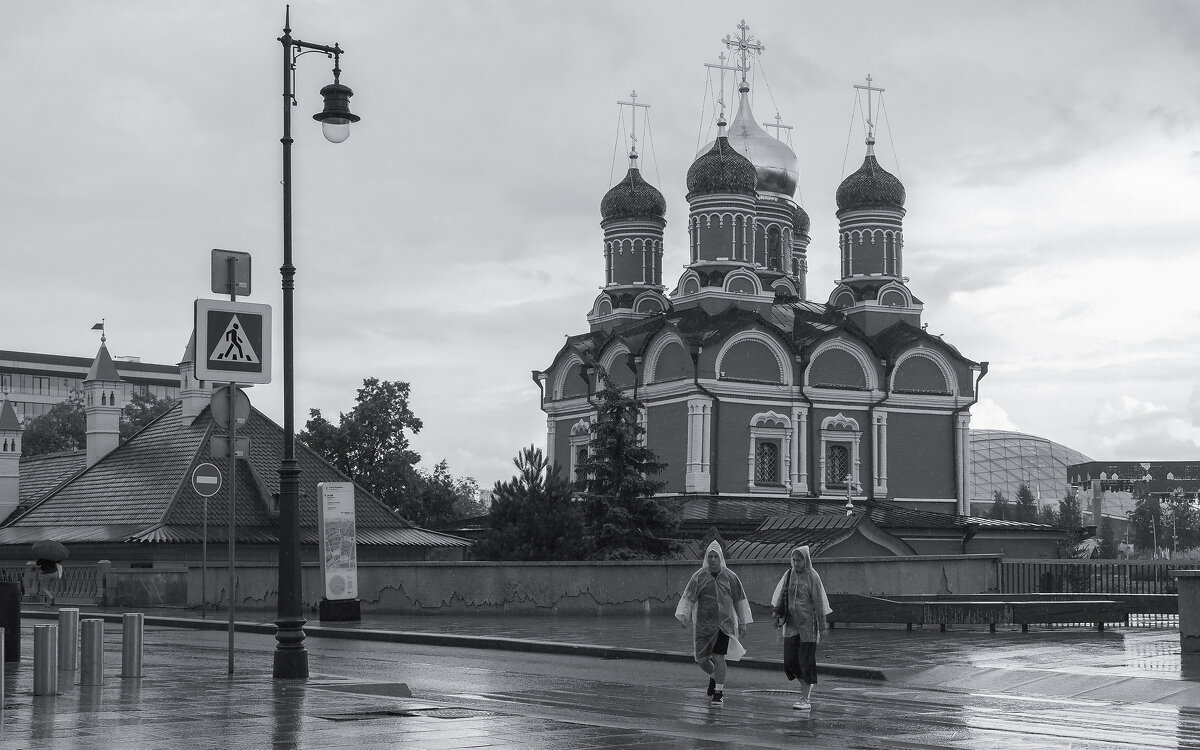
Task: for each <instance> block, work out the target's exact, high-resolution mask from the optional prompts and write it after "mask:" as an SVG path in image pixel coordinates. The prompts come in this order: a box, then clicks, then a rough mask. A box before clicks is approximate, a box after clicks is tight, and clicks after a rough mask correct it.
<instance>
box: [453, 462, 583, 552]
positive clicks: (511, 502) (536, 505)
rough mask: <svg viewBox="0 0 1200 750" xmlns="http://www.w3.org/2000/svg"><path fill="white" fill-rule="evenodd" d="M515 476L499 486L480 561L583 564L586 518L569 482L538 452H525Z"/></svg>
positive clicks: (480, 543) (478, 546)
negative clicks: (558, 561) (533, 561)
mask: <svg viewBox="0 0 1200 750" xmlns="http://www.w3.org/2000/svg"><path fill="white" fill-rule="evenodd" d="M513 463H514V464H515V465H516V467H517V474H516V476H514V477H513V478H512V479H510V480H509V481H507V482H496V486H495V488H494V489H493V490H492V495H493V497H492V504H491V507H490V508H489V510H488V515H487V522H486V525H485V527H484V533H483V537H482V538H481V539H480V540H479V541H478V542H477V543H476V544H475V548H474V555H475V557H476V559H479V560H581V559H583V558H584V557H586V555H587V549H586V548H585V547H584V546H583V516H582V514H581V513H580V511H579V508H578V506H577V505H576V504H575V502H574V501H573V500H572V498H571V484H570V482H568V481H567V480H566V479H565V478H563V476H562V474H561V473H560V472H559V470H558V467H557V466H552V465H551V464H550V462H549V461H548V460H547V459H546V457H545V456H544V455H543V454H542V451H541V449H540V448H535V447H533V446H532V445H531V446H529V447H528V448H522V449H521V452H520V453H519V454H518V455H517V457H516V458H514V459H513Z"/></svg>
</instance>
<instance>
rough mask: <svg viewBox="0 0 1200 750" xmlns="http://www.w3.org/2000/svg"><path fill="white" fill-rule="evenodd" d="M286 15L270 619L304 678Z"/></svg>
mask: <svg viewBox="0 0 1200 750" xmlns="http://www.w3.org/2000/svg"><path fill="white" fill-rule="evenodd" d="M290 26H291V19H290V15H289V16H285V20H284V27H283V36H282V37H280V38H279V41H280V42H281V43H282V44H283V138H281V139H280V142H281V143H282V144H283V265H282V266H281V267H280V268H279V273H280V275H281V276H282V277H283V460H282V462H281V463H280V465H279V604H278V611H277V614H276V619H275V641H276V644H275V660H274V669H273V674H274V676H275V677H276V678H299V679H307V678H308V651H307V649H306V648H305V647H304V623H305V619H304V615H303V614H302V612H301V608H300V509H299V507H298V506H299V503H300V465H299V463H298V462H297V461H296V446H295V434H294V433H295V428H296V424H295V415H294V411H295V402H294V397H295V394H294V392H293V375H294V373H293V357H294V352H293V348H292V290H293V287H294V286H295V276H296V267H295V266H294V265H292V97H293V92H292V69H293V67H294V60H293V57H292V51H293V45H294V43H295V40H293V39H292V30H291V28H289V27H290Z"/></svg>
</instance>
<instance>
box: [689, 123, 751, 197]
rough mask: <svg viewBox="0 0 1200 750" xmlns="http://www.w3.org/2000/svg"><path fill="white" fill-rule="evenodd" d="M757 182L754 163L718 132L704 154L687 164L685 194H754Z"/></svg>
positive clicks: (690, 195)
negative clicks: (690, 164)
mask: <svg viewBox="0 0 1200 750" xmlns="http://www.w3.org/2000/svg"><path fill="white" fill-rule="evenodd" d="M722 124H723V123H722ZM722 130H724V128H722ZM757 181H758V171H757V170H756V169H755V168H754V164H753V163H752V162H751V161H750V160H749V159H747V158H746V157H744V156H742V155H741V154H739V153H738V152H737V149H735V148H734V147H733V146H731V145H729V138H727V137H726V136H724V135H721V136H718V137H717V140H716V142H715V143H713V146H712V148H711V149H709V150H708V153H705V154H701V155H700V156H698V157H697V158H696V161H694V162H692V166H690V167H688V172H687V189H688V194H687V197H688V198H689V199H690V198H691V197H692V196H693V195H711V194H713V193H740V194H743V195H754V194H755V193H754V186H755V184H756V183H757Z"/></svg>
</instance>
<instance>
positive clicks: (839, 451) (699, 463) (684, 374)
mask: <svg viewBox="0 0 1200 750" xmlns="http://www.w3.org/2000/svg"><path fill="white" fill-rule="evenodd" d="M739 28H740V29H741V36H740V38H738V39H730V38H729V37H726V39H725V40H724V41H725V43H726V45H727V46H730V47H731V48H732V49H733V50H734V54H735V56H739V55H740V59H741V64H740V65H739V66H738V67H737V68H735V70H740V71H741V80H740V83H739V86H738V91H739V98H738V105H737V112H736V115H735V116H734V118H733V120H732V121H731V122H726V121H725V117H724V114H723V113H722V114H721V116H720V118H719V120H718V123H717V125H718V131H717V136H716V138H715V140H713V141H712V142H711V143H709V144H707V145H705V146H704V147H703V148H702V149H700V152H699V154H698V155H697V156H696V158H695V160H694V161H693V162H692V164H691V166H690V167H689V169H688V171H687V175H686V184H687V195H686V200H687V203H688V226H687V235H686V237H687V242H688V259H689V262H688V264H687V266H686V267H685V269H684V271H683V273H682V275H681V276H680V277H679V278H678V280H676V281H675V282H674V286H673V287H671V288H669V289H668V287H667V286H666V284H665V283H664V279H663V276H662V267H663V264H662V259H663V252H664V242H665V229H666V221H665V218H664V217H665V214H666V203H665V200H664V198H663V195H662V193H661V192H659V190H658V189H656V188H655V187H654V186H652V185H650V184H649V183H647V182H646V180H645V179H644V178H643V176H642V174H641V172H640V170H639V168H638V155H637V151H636V148H634V149H633V150H632V152H631V154H630V160H629V170H628V172H627V174H626V175H625V176H624V178H623V179H622V180H620V182H618V183H617V184H616V185H615V186H614V187H612V188H611V189H610V190H609V191H608V192H607V194H605V195H604V197H603V199H602V200H601V201H600V215H601V222H600V228H601V230H602V233H603V237H602V243H601V244H600V249H601V251H602V255H603V269H604V277H603V286H602V291H601V292H600V294H599V295H598V296H597V297H596V299H595V301H594V303H593V304H592V308H591V310H590V311H589V312H588V313H587V322H588V325H589V330H588V331H586V332H584V333H580V334H578V335H574V336H570V337H568V338H567V339H566V342H565V344H564V345H563V346H562V348H561V349H560V350H559V351H558V353H557V355H556V356H555V357H554V360H553V362H552V363H551V364H550V366H549V367H547V368H546V369H545V370H544V371H540V372H539V371H535V373H534V375H535V378H536V380H537V381H538V382H539V385H540V386H541V388H542V393H543V397H542V408H543V410H544V411H545V412H546V415H547V445H548V456H549V457H550V458H552V459H553V460H554V461H555V462H556V463H558V465H559V466H560V467H562V469H563V470H564V471H565V472H570V474H571V476H574V475H575V473H576V472H575V467H576V466H577V465H578V463H579V461H580V459H581V458H582V457H585V456H586V455H587V453H586V451H587V450H588V442H589V438H590V427H591V422H592V420H593V419H594V415H595V410H594V408H593V405H592V399H593V396H594V394H595V393H596V391H597V389H599V388H601V387H603V385H602V373H606V374H607V376H608V378H609V379H610V381H611V382H612V383H614V384H615V385H616V386H618V387H621V388H623V389H628V390H630V391H631V392H632V393H633V395H634V396H635V397H636V398H637V399H639V400H640V401H641V402H642V403H643V404H644V410H643V412H642V415H641V419H642V426H643V427H644V428H645V430H646V434H645V440H646V443H647V445H648V446H649V447H650V448H651V449H652V450H653V451H654V452H655V453H656V454H657V456H658V458H659V460H660V461H663V462H664V463H666V464H667V468H666V469H665V471H664V472H663V473H661V474H659V475H658V476H657V477H656V478H657V479H659V480H660V481H663V482H665V486H664V487H663V489H662V490H661V491H660V498H662V499H669V498H677V499H679V500H680V501H681V503H683V504H684V507H685V511H686V509H687V508H691V509H692V510H691V511H690V512H691V514H692V516H695V517H696V519H697V520H698V521H700V522H707V520H710V519H712V518H713V517H714V516H721V515H722V512H721V511H717V510H713V509H714V508H716V507H717V506H720V505H723V506H724V507H725V508H726V509H727V511H726V512H725V515H727V516H728V515H729V514H730V513H731V512H732V511H730V510H729V509H732V508H733V507H734V506H738V507H739V508H740V509H739V510H737V511H736V514H739V515H747V514H748V515H749V516H756V515H757V516H760V517H762V516H770V515H779V514H786V513H789V512H793V511H794V512H801V513H802V512H805V511H803V510H800V509H802V508H809V509H811V508H813V507H817V506H825V507H826V508H827V509H829V511H830V512H840V509H841V508H843V507H847V508H853V507H858V508H860V510H861V509H870V508H882V507H887V508H890V509H891V512H892V517H893V518H895V517H896V513H897V512H900V513H901V514H903V512H904V511H913V512H917V513H920V514H921V515H923V516H925V517H926V518H927V519H928V518H929V517H930V514H938V515H940V516H941V517H942V518H943V519H946V520H947V522H949V519H947V518H946V517H947V516H966V515H967V514H968V508H967V502H968V495H967V489H968V484H969V483H968V476H967V472H968V471H969V452H968V451H969V441H968V425H969V424H970V416H971V414H970V407H971V405H972V404H973V403H974V402H975V401H976V398H977V396H976V389H977V386H978V383H979V380H980V379H981V378H982V377H983V376H984V375H985V374H986V372H987V363H986V362H975V361H973V360H971V359H968V358H967V357H965V356H963V355H962V354H961V353H960V352H959V351H958V350H957V349H956V348H955V347H953V346H951V345H950V344H949V343H947V342H945V341H943V340H942V338H941V337H940V336H934V335H931V334H929V333H927V332H926V331H925V330H924V327H923V325H922V322H921V316H922V312H923V305H922V302H921V300H920V299H918V298H917V296H916V295H915V294H914V293H913V291H912V289H910V287H909V277H908V276H907V275H906V274H907V273H909V272H910V270H913V269H910V268H906V267H905V263H904V260H905V259H904V253H905V249H906V248H905V243H904V215H905V209H904V202H905V190H904V185H902V184H901V182H900V180H899V179H897V178H896V177H895V176H894V175H892V174H890V173H889V172H887V171H886V170H884V169H883V168H882V167H881V166H880V165H879V162H878V161H877V160H876V157H875V153H874V144H875V141H874V129H873V124H872V123H871V122H870V119H869V118H868V125H869V126H871V127H870V129H869V131H868V137H867V139H866V149H865V154H864V155H863V162H862V166H861V167H859V169H858V170H857V171H855V172H854V173H853V174H851V175H849V176H848V177H846V178H845V179H844V180H843V181H842V183H841V184H840V185H838V186H837V188H836V190H837V192H836V201H837V219H838V234H837V237H836V243H837V244H836V246H837V252H838V254H839V256H840V261H841V264H840V269H841V270H840V279H839V280H838V281H837V284H836V286H835V287H834V288H833V290H832V291H831V292H830V293H829V295H828V297H827V298H826V299H825V300H824V301H817V300H812V299H809V289H808V284H807V280H806V273H807V270H808V257H809V252H810V242H811V239H812V238H811V237H810V235H809V229H810V220H809V216H808V214H807V213H806V212H805V210H804V208H802V207H801V206H800V205H799V204H798V203H797V201H796V198H795V195H796V191H797V187H798V181H799V171H800V170H799V166H798V160H797V157H796V154H795V153H794V152H793V150H792V149H791V147H790V146H789V145H788V144H787V143H785V142H784V141H782V140H779V139H778V138H776V137H773V136H772V135H770V134H768V133H767V132H766V131H765V130H764V129H763V128H762V127H761V126H760V125H759V123H758V122H757V121H756V120H755V117H754V114H753V112H752V111H751V106H750V84H749V82H748V79H747V76H746V70H747V69H748V68H749V65H748V64H747V58H748V57H749V55H752V54H755V53H756V52H761V50H762V47H761V45H758V44H757V43H755V42H754V41H753V40H752V38H751V37H749V36H748V34H747V31H748V27H746V26H745V24H744V22H743V24H742V25H741V26H739ZM859 88H863V87H859ZM865 88H866V89H867V95H868V97H870V95H871V93H872V92H873V91H879V89H874V88H872V87H871V85H870V80H869V79H868V85H867V86H866V87H865ZM832 187H833V186H830V189H832ZM681 234H682V233H681ZM681 239H682V237H681ZM830 239H833V238H830ZM830 245H832V243H830ZM917 257H918V259H919V255H918V256H917ZM597 265H599V264H597ZM914 276H917V278H919V276H918V275H917V274H914ZM762 501H769V502H765V503H764V502H762ZM822 501H825V502H822ZM755 503H757V505H755ZM856 503H857V504H858V505H857V506H856V505H855V504H856ZM739 504H740V505H739ZM701 507H703V508H707V509H708V510H703V511H700V510H697V508H701ZM754 507H757V508H758V510H757V511H754V510H747V508H754ZM684 517H685V520H686V519H687V518H688V517H689V516H688V512H685V514H684ZM971 520H972V521H979V520H980V519H971ZM922 523H923V524H925V525H931V526H938V525H939V524H938V523H936V522H928V521H925V522H922ZM985 523H986V522H985ZM881 525H882V524H881ZM943 525H944V524H943ZM950 525H953V524H950ZM951 536H954V535H953V534H952V535H951ZM954 546H955V547H958V544H957V542H956V544H955V545H954ZM918 551H927V552H928V551H951V550H935V549H933V548H929V547H925V548H924V549H921V548H920V547H918ZM952 551H954V552H959V551H966V542H965V541H963V542H962V548H961V549H957V548H956V549H953V550H952Z"/></svg>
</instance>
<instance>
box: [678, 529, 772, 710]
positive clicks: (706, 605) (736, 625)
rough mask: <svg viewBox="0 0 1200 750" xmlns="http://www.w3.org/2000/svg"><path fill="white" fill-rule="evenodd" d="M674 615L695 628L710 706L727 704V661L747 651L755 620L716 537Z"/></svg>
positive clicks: (739, 581) (734, 659) (716, 706)
mask: <svg viewBox="0 0 1200 750" xmlns="http://www.w3.org/2000/svg"><path fill="white" fill-rule="evenodd" d="M675 618H676V619H678V620H679V622H680V623H682V624H683V627H685V628H686V627H688V626H689V625H690V626H691V627H692V636H693V640H694V642H695V648H694V650H695V656H696V663H697V664H699V665H700V668H701V669H703V670H704V673H705V674H707V675H709V679H708V694H709V695H710V696H712V697H711V698H710V705H711V706H712V707H713V708H720V707H721V706H723V705H724V691H725V676H726V674H727V672H728V666H727V664H726V662H730V661H738V660H739V659H741V658H742V655H743V654H745V653H746V649H745V648H744V647H743V646H742V643H741V640H742V639H743V638H745V637H746V626H747V625H749V624H750V623H752V622H754V617H753V616H752V615H751V614H750V602H749V601H748V600H747V599H746V591H745V590H744V589H743V588H742V582H741V580H740V579H739V578H738V577H737V575H736V574H735V573H734V572H733V571H732V570H730V569H729V568H728V567H726V565H725V555H724V554H723V553H722V552H721V545H720V544H718V543H717V542H716V541H715V540H714V541H713V542H712V543H710V544H709V545H708V549H707V550H706V551H705V552H704V563H703V564H702V565H701V566H700V569H699V570H697V571H696V572H695V573H693V574H692V577H691V578H689V579H688V582H687V586H686V587H685V588H684V590H683V595H682V596H680V597H679V606H678V607H676V608H675Z"/></svg>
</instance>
